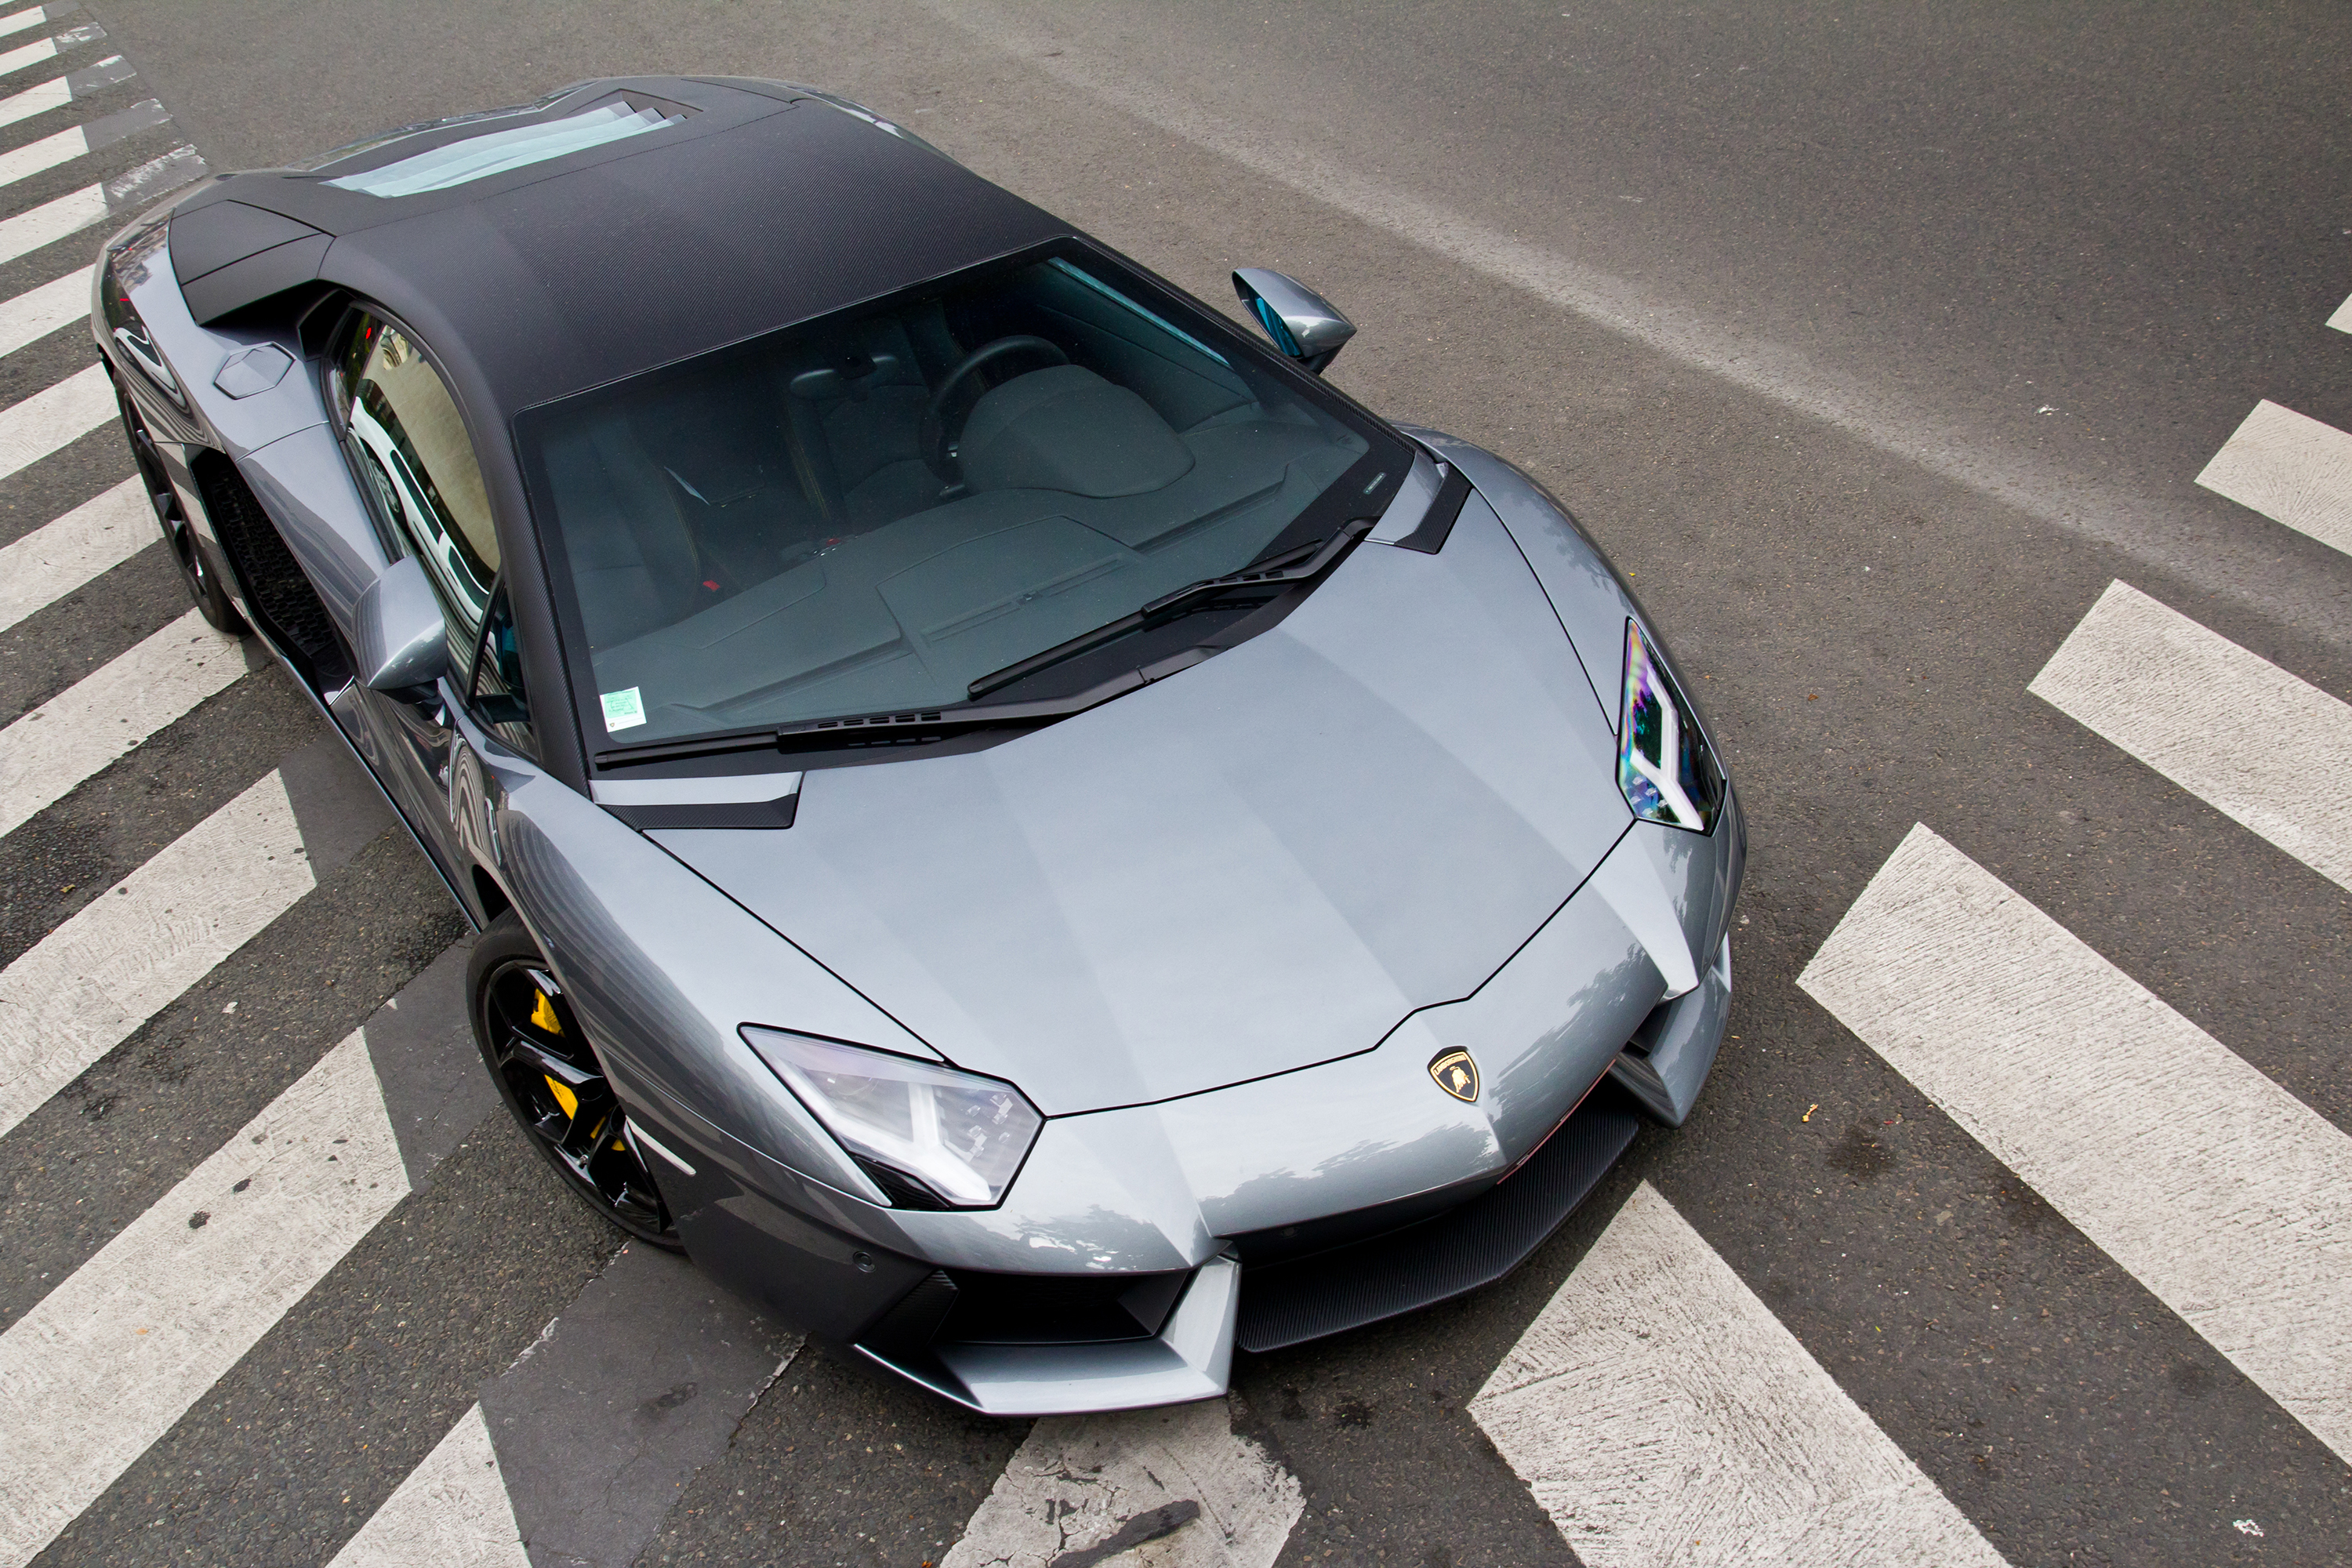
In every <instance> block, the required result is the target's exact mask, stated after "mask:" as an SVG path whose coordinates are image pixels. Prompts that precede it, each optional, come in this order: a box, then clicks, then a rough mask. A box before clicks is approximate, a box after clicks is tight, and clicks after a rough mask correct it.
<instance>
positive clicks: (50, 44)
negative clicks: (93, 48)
mask: <svg viewBox="0 0 2352 1568" xmlns="http://www.w3.org/2000/svg"><path fill="white" fill-rule="evenodd" d="M102 37H106V29H105V28H103V27H100V26H96V25H95V24H92V25H90V26H82V27H69V28H68V29H67V30H66V31H64V32H62V33H59V34H58V36H57V37H54V38H43V39H40V40H39V41H38V42H37V43H30V44H26V45H25V46H24V47H21V48H14V49H10V50H9V51H8V52H7V53H5V54H0V76H6V75H7V74H8V73H9V72H11V71H20V70H23V69H24V68H26V66H37V65H39V64H40V63H41V62H42V61H43V60H53V59H56V58H58V55H59V54H61V53H63V52H64V51H65V50H67V49H70V48H75V47H79V46H80V45H83V44H87V43H91V42H94V41H95V40H97V39H100V38H102Z"/></svg>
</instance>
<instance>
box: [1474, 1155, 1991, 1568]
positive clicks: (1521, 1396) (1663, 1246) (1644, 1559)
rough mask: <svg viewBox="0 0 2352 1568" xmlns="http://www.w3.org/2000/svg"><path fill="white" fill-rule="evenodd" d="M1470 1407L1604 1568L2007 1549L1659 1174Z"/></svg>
mask: <svg viewBox="0 0 2352 1568" xmlns="http://www.w3.org/2000/svg"><path fill="white" fill-rule="evenodd" d="M1470 1414H1471V1415H1472V1416H1473V1417H1474V1418H1475V1420H1476V1421H1477V1423H1478V1425H1479V1426H1480V1427H1481V1428H1483V1429H1484V1430H1485V1432H1486V1436H1488V1437H1489V1438H1490V1439H1491V1440H1492V1441H1493V1442H1494V1445H1495V1447H1496V1449H1497V1450H1498V1451H1500V1452H1501V1454H1502V1456H1503V1458H1505V1459H1506V1460H1507V1461H1508V1462H1509V1463H1510V1466H1511V1468H1512V1469H1514V1470H1516V1471H1517V1472H1518V1475H1519V1479H1521V1480H1523V1481H1525V1482H1527V1484H1528V1489H1529V1490H1530V1491H1532V1492H1533V1493H1534V1494H1535V1499H1536V1501H1537V1502H1538V1504H1539V1505H1541V1507H1542V1508H1543V1510H1544V1511H1545V1512H1546V1513H1549V1515H1551V1519H1552V1522H1553V1523H1554V1524H1556V1525H1558V1526H1559V1531H1560V1534H1561V1535H1563V1536H1565V1537H1566V1538H1567V1540H1568V1542H1569V1544H1570V1545H1571V1546H1573V1547H1574V1548H1575V1549H1576V1554H1577V1556H1578V1557H1579V1558H1580V1559H1582V1560H1583V1561H1584V1562H1585V1563H1588V1564H1590V1565H1591V1568H1653V1565H1661V1568H1662V1565H1664V1564H1666V1563H1674V1564H1676V1565H1677V1568H1711V1565H1715V1564H1721V1565H1722V1568H1733V1565H1735V1564H1738V1565H1742V1568H1744V1565H1746V1564H1750V1563H1871V1564H1874V1565H1876V1564H1886V1565H1888V1568H1895V1565H1898V1564H1916V1565H1917V1568H2000V1565H2001V1563H2002V1561H2003V1560H2002V1558H2001V1556H2000V1553H1999V1552H1995V1551H1994V1550H1993V1549H1992V1547H1991V1546H1990V1544H1989V1543H1988V1542H1986V1541H1985V1539H1984V1537H1983V1536H1981V1535H1979V1534H1978V1533H1977V1530H1976V1527H1975V1526H1974V1525H1972V1524H1970V1523H1969V1521H1968V1519H1967V1518H1966V1517H1965V1516H1964V1515H1963V1514H1961V1512H1960V1511H1959V1510H1958V1509H1957V1508H1954V1507H1953V1506H1952V1504H1951V1501H1950V1500H1948V1499H1947V1498H1946V1497H1945V1496H1944V1494H1943V1493H1942V1492H1940V1491H1938V1490H1937V1489H1936V1484H1935V1482H1933V1481H1931V1480H1929V1479H1927V1476H1926V1475H1924V1474H1922V1473H1921V1471H1920V1469H1919V1467H1918V1466H1916V1465H1915V1464H1913V1463H1912V1462H1911V1459H1910V1458H1909V1456H1907V1455H1906V1454H1905V1453H1904V1452H1903V1450H1902V1449H1901V1448H1900V1447H1896V1446H1895V1442H1894V1440H1893V1439H1892V1438H1890V1437H1888V1436H1886V1434H1885V1433H1884V1432H1882V1431H1880V1430H1879V1428H1878V1425H1877V1423H1875V1422H1874V1421H1873V1420H1871V1418H1870V1417H1869V1416H1868V1415H1866V1414H1864V1411H1863V1410H1862V1407H1861V1406H1859V1405H1856V1404H1854V1402H1853V1400H1852V1399H1851V1398H1850V1397H1848V1396H1847V1394H1846V1392H1845V1391H1844V1390H1843V1389H1842V1388H1840V1387H1839V1386H1838V1385H1837V1381H1836V1380H1835V1379H1834V1378H1832V1377H1831V1376H1830V1374H1829V1373H1828V1372H1826V1371H1825V1370H1823V1369H1822V1364H1821V1363H1819V1362H1817V1361H1815V1360H1814V1359H1813V1358H1812V1356H1811V1354H1810V1353H1809V1352H1807V1351H1806V1349H1805V1347H1804V1346H1803V1345H1801V1344H1800V1343H1799V1342H1797V1337H1796V1336H1795V1335H1794V1334H1791V1333H1790V1331H1788V1329H1787V1327H1786V1326H1785V1325H1783V1324H1782V1323H1781V1321H1780V1320H1779V1319H1778V1318H1776V1317H1774V1316H1773V1315H1772V1312H1771V1310H1770V1309H1769V1308H1768V1307H1766V1306H1765V1305H1764V1303H1763V1302H1762V1301H1759V1300H1757V1299H1756V1295H1755V1293H1754V1292H1753V1291H1751V1290H1749V1289H1748V1287H1747V1286H1746V1285H1744V1284H1742V1283H1741V1282H1740V1279H1739V1277H1738V1275H1737V1274H1734V1273H1733V1272H1732V1271H1731V1266H1730V1265H1728V1264H1727V1263H1726V1262H1724V1260H1723V1259H1722V1258H1719V1257H1717V1255H1716V1251H1715V1249H1714V1248H1713V1247H1709V1246H1708V1245H1707V1244H1706V1239H1705V1238H1704V1237H1701V1236H1700V1235H1699V1234H1698V1232H1696V1230H1693V1229H1692V1228H1691V1227H1690V1225H1689V1224H1688V1222H1686V1221H1685V1219H1684V1218H1683V1217H1682V1215H1679V1214H1677V1213H1675V1207H1674V1205H1672V1204H1669V1203H1668V1202H1667V1201H1666V1200H1665V1198H1664V1195H1662V1194H1660V1193H1659V1192H1658V1191H1657V1189H1655V1188H1654V1187H1653V1186H1651V1185H1650V1184H1649V1183H1647V1182H1643V1184H1641V1185H1640V1186H1639V1187H1638V1188H1636V1189H1635V1190H1634V1193H1633V1196H1632V1197H1631V1198H1629V1199H1627V1200H1626V1203H1625V1206H1624V1207H1622V1208H1621V1209H1619V1210H1618V1211H1617V1214H1616V1216H1615V1217H1614V1218H1612V1220H1611V1221H1610V1222H1609V1228H1608V1229H1607V1230H1606V1231H1604V1232H1602V1233H1601V1239H1600V1240H1599V1241H1597V1242H1595V1243H1593V1246H1592V1249H1591V1251H1590V1252H1588V1253H1586V1254H1585V1255H1584V1258H1583V1260H1582V1261H1581V1262H1580V1263H1578V1264H1577V1266H1576V1271H1575V1272H1574V1273H1572V1274H1570V1276H1569V1277H1568V1279H1566V1280H1565V1281H1564V1282H1563V1283H1562V1284H1561V1285H1560V1288H1559V1291H1558V1292H1557V1293H1556V1294H1554V1295H1553V1297H1552V1299H1551V1300H1550V1301H1549V1303H1547V1304H1546V1305H1545V1307H1544V1310H1542V1311H1541V1312H1540V1313H1538V1315H1537V1317H1536V1321H1534V1322H1532V1323H1530V1324H1528V1330H1527V1331H1526V1332H1525V1333H1524V1334H1522V1335H1520V1336H1519V1342H1518V1343H1517V1344H1516V1345H1514V1346H1512V1347H1511V1352H1510V1353H1509V1354H1508V1355H1507V1356H1505V1357H1504V1358H1503V1362H1502V1364H1501V1365H1499V1366H1497V1367H1496V1369H1495V1371H1494V1374H1493V1375H1492V1376H1490V1377H1488V1378H1487V1380H1486V1386H1485V1387H1484V1388H1482V1389H1480V1390H1479V1391H1478V1394H1477V1397H1475V1399H1473V1400H1472V1401H1471V1402H1470Z"/></svg>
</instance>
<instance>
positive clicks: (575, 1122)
mask: <svg viewBox="0 0 2352 1568" xmlns="http://www.w3.org/2000/svg"><path fill="white" fill-rule="evenodd" d="M466 981H467V994H469V995H471V996H472V997H473V1016H474V1040H475V1043H476V1044H477V1045H478V1046H480V1047H481V1049H482V1060H483V1061H484V1062H485V1063H486V1064H487V1065H488V1068H489V1069H490V1077H491V1078H492V1079H495V1080H496V1081H497V1083H498V1086H499V1098H500V1099H501V1100H505V1101H506V1105H507V1110H509V1111H510V1112H512V1113H513V1115H514V1119H515V1121H516V1122H517V1123H518V1124H520V1126H521V1128H522V1130H523V1132H524V1133H525V1135H527V1136H528V1137H529V1138H530V1142H531V1146H532V1147H533V1148H535V1149H537V1150H538V1151H539V1152H540V1153H541V1155H542V1156H543V1157H544V1158H545V1159H546V1161H547V1163H549V1164H550V1165H551V1166H553V1167H554V1168H555V1173H556V1174H557V1175H558V1176H560V1177H562V1180H563V1184H564V1185H565V1186H567V1187H569V1188H571V1190H572V1193H573V1194H576V1195H577V1196H578V1197H579V1199H580V1201H581V1202H583V1203H584V1204H586V1205H588V1206H589V1207H590V1208H592V1209H594V1210H595V1211H596V1212H597V1213H598V1214H600V1215H604V1217H605V1218H606V1219H607V1220H610V1221H611V1222H612V1223H613V1224H614V1225H615V1226H619V1227H620V1228H621V1229H623V1230H625V1231H626V1232H628V1233H629V1234H630V1235H631V1236H634V1237H636V1238H637V1239H638V1240H640V1241H647V1242H651V1243H652V1244H654V1245H655V1246H656V1247H667V1248H669V1249H670V1250H672V1251H677V1250H680V1249H681V1244H680V1242H679V1241H678V1237H677V1226H675V1225H674V1224H672V1223H671V1220H670V1215H669V1208H668V1205H666V1204H664V1203H663V1202H662V1195H661V1189H660V1187H659V1186H657V1185H656V1184H655V1182H654V1176H653V1173H652V1172H651V1171H649V1170H647V1169H646V1163H645V1161H644V1160H642V1159H641V1158H639V1157H638V1154H637V1151H636V1147H635V1144H634V1143H633V1142H630V1140H629V1138H628V1135H627V1127H628V1111H627V1110H626V1109H625V1107H624V1106H623V1105H622V1104H621V1102H620V1101H619V1100H617V1099H615V1098H614V1094H613V1086H612V1085H611V1084H610V1083H608V1082H607V1081H606V1080H605V1078H604V1066H603V1064H602V1063H600V1062H599V1061H598V1060H597V1059H596V1053H595V1051H594V1050H593V1049H592V1048H590V1047H589V1044H588V1037H587V1036H585V1035H583V1033H581V1030H580V1024H579V1021H578V1020H577V1019H576V1018H574V1017H573V1016H572V1005H571V1004H570V1003H569V1002H568V1001H566V1000H565V999H564V996H563V993H562V990H561V989H559V988H558V987H557V985H556V984H555V976H554V975H553V974H552V973H551V972H550V971H549V969H548V966H547V961H546V960H545V959H544V958H542V957H541V956H540V952H539V948H538V946H537V945H536V944H535V943H533V942H532V941H531V939H530V932H529V931H525V930H524V929H523V924H522V921H520V920H518V919H517V918H516V917H515V914H514V911H512V910H509V911H507V912H506V913H505V914H502V915H500V916H499V918H498V919H497V920H495V921H491V922H490V925H489V928H488V930H487V931H483V932H482V939H481V941H480V942H477V943H476V944H475V946H474V956H473V959H472V961H471V962H470V963H467V966H466Z"/></svg>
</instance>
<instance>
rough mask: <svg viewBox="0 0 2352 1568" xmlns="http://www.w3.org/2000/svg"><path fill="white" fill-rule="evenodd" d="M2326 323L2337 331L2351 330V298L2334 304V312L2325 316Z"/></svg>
mask: <svg viewBox="0 0 2352 1568" xmlns="http://www.w3.org/2000/svg"><path fill="white" fill-rule="evenodd" d="M2327 324H2328V325H2329V326H2331V327H2334V328H2335V329H2336V331H2339V332H2352V300H2345V301H2344V303H2342V304H2341V305H2338V306H2336V314H2334V315H2332V316H2330V317H2328V318H2327Z"/></svg>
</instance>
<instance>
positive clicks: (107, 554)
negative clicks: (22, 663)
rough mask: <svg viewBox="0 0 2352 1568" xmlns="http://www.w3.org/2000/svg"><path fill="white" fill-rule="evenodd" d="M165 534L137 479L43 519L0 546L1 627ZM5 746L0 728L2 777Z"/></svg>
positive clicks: (16, 620)
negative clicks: (54, 518)
mask: <svg viewBox="0 0 2352 1568" xmlns="http://www.w3.org/2000/svg"><path fill="white" fill-rule="evenodd" d="M162 537H163V535H162V533H161V532H160V531H158V530H157V529H156V526H155V512H154V509H153V508H152V507H150V506H149V505H148V504H147V492H146V491H145V490H144V489H142V488H140V484H139V481H138V480H137V479H125V480H123V481H122V482H121V484H119V485H117V486H115V487H114V488H113V489H110V490H108V491H107V492H106V493H105V494H103V495H101V496H99V497H98V498H97V499H95V500H86V501H84V502H82V503H81V505H79V506H78V507H76V508H74V509H73V510H71V511H69V512H68V513H66V514H65V516H63V517H61V518H58V519H57V520H55V521H50V522H45V523H43V524H42V525H41V526H40V527H38V528H37V529H35V530H33V531H32V532H30V533H28V534H26V535H25V537H24V538H22V539H20V540H17V541H16V542H15V543H14V544H8V545H0V631H5V630H7V629H8V628H9V627H10V626H15V625H16V623H17V622H18V621H21V620H23V619H24V618H25V617H26V616H29V615H31V614H32V613H33V612H34V611H36V610H37V609H40V608H41V607H42V606H43V605H50V604H54V603H56V602H57V601H58V600H59V599H62V598H64V597H65V596H66V595H68V594H70V593H72V592H73V591H74V590H75V589H76V588H79V587H80V586H81V585H82V584H84V583H87V582H89V580H90V579H91V578H93V577H95V576H97V575H98V574H100V573H101V572H105V571H109V570H110V569H111V568H113V567H115V566H118V565H120V564H121V563H123V562H125V561H128V560H130V559H131V557H132V556H133V555H136V554H138V553H139V552H141V551H142V550H144V549H146V548H147V547H148V546H149V545H151V544H152V543H154V542H156V541H157V540H159V539H161V538H162ZM7 747H8V742H7V740H6V739H5V731H0V778H5V776H6V773H7V763H6V762H5V758H6V756H7V754H8V752H7ZM0 791H5V786H0ZM4 831H5V829H0V832H4Z"/></svg>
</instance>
